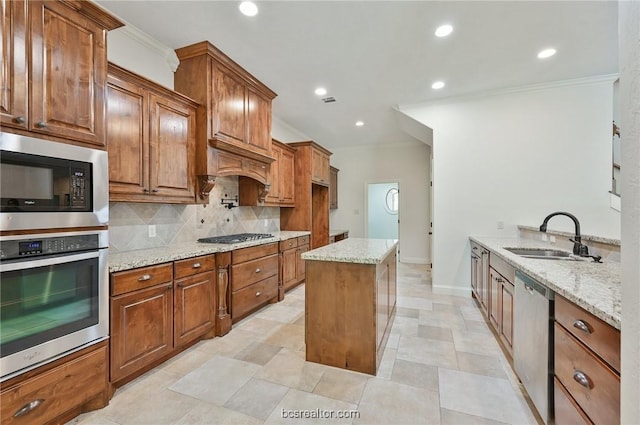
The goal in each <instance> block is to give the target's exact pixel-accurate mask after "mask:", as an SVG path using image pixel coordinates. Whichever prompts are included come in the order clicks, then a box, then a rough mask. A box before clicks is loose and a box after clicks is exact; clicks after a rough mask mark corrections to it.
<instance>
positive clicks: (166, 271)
mask: <svg viewBox="0 0 640 425" xmlns="http://www.w3.org/2000/svg"><path fill="white" fill-rule="evenodd" d="M172 280H173V263H165V264H159V265H157V266H150V267H141V268H139V269H133V270H127V271H124V272H116V273H113V274H112V275H111V295H120V294H124V293H126V292H131V291H135V290H138V289H143V288H148V287H150V286H155V285H158V284H160V283H165V282H171V281H172Z"/></svg>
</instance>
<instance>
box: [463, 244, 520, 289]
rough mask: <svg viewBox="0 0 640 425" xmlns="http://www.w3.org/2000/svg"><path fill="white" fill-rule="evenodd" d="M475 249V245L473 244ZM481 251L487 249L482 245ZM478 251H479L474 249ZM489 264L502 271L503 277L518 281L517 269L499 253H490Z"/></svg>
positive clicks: (510, 280)
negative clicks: (498, 254)
mask: <svg viewBox="0 0 640 425" xmlns="http://www.w3.org/2000/svg"><path fill="white" fill-rule="evenodd" d="M472 249H473V246H472ZM480 249H481V251H480V253H479V255H480V254H482V251H485V252H486V250H484V249H483V248H482V247H480ZM474 252H477V251H474ZM489 266H490V267H491V268H493V269H494V270H495V271H497V272H498V273H500V274H501V275H502V277H504V278H506V279H507V280H508V281H509V282H511V283H513V282H515V281H516V269H515V268H514V267H513V266H512V265H511V264H509V263H507V262H506V261H504V260H503V259H502V258H500V257H499V256H497V255H493V254H490V255H489Z"/></svg>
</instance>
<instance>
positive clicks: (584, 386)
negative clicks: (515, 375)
mask: <svg viewBox="0 0 640 425" xmlns="http://www.w3.org/2000/svg"><path fill="white" fill-rule="evenodd" d="M554 374H555V378H554V386H555V387H556V390H555V393H554V403H555V422H556V423H558V424H561V423H580V421H582V423H596V424H599V423H620V331H619V330H617V329H615V328H613V327H612V326H610V325H608V324H607V323H605V322H603V321H602V320H600V319H599V318H597V317H595V316H594V315H593V314H591V313H589V312H587V311H586V310H584V309H582V308H581V307H578V306H577V305H575V304H574V303H572V302H571V301H569V300H567V299H566V298H564V297H562V296H560V295H558V294H556V298H555V323H554ZM558 390H560V391H558ZM572 420H573V421H574V422H571V421H572ZM575 421H577V422H575Z"/></svg>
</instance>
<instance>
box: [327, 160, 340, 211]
mask: <svg viewBox="0 0 640 425" xmlns="http://www.w3.org/2000/svg"><path fill="white" fill-rule="evenodd" d="M338 171H340V170H338V169H337V168H336V167H329V209H330V210H336V209H338Z"/></svg>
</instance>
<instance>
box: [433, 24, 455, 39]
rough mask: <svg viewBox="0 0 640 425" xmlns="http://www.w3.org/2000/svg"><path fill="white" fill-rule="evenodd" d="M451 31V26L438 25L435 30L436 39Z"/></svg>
mask: <svg viewBox="0 0 640 425" xmlns="http://www.w3.org/2000/svg"><path fill="white" fill-rule="evenodd" d="M452 31H453V27H452V26H451V25H440V26H439V27H438V28H437V29H436V37H446V36H448V35H449V34H451V32H452Z"/></svg>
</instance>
